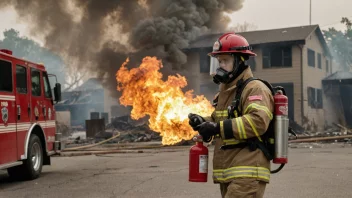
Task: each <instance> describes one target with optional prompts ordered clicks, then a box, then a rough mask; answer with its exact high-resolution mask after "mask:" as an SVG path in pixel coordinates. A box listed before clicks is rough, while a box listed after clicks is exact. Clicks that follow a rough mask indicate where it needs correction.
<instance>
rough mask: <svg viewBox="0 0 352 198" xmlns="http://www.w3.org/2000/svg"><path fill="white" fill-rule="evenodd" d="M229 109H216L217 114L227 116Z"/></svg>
mask: <svg viewBox="0 0 352 198" xmlns="http://www.w3.org/2000/svg"><path fill="white" fill-rule="evenodd" d="M227 113H228V112H227V110H223V111H215V114H216V115H217V116H225V115H226V116H227Z"/></svg>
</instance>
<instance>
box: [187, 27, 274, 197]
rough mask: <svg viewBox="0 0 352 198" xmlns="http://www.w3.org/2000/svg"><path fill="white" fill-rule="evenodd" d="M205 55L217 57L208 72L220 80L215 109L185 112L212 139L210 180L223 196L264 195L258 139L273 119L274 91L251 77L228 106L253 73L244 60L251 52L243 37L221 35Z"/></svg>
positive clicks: (266, 173)
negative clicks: (214, 66) (213, 70)
mask: <svg viewBox="0 0 352 198" xmlns="http://www.w3.org/2000/svg"><path fill="white" fill-rule="evenodd" d="M209 55H210V56H211V57H214V58H216V59H217V60H218V61H219V67H218V68H217V69H216V74H215V75H214V76H213V81H214V82H215V83H216V84H219V92H218V93H217V94H216V95H215V99H214V106H215V111H214V112H213V113H212V114H211V115H210V116H209V117H202V116H200V115H197V114H193V113H190V114H189V116H188V117H189V120H190V121H189V124H190V125H191V126H192V128H193V129H194V130H195V131H198V132H199V134H200V135H201V136H202V137H203V139H204V140H205V142H209V139H211V138H213V139H214V141H215V148H214V157H213V181H214V183H219V184H220V191H221V195H222V197H257V198H258V197H263V195H264V191H265V187H266V184H267V183H269V179H270V160H269V159H268V158H266V155H265V152H264V150H265V149H264V150H263V149H262V147H260V146H259V145H260V142H261V141H262V137H263V136H262V135H263V134H264V133H265V132H266V131H267V129H268V127H269V123H270V122H271V120H272V119H273V112H274V99H273V96H272V94H271V91H270V89H269V88H268V87H267V86H266V85H265V84H264V83H262V82H261V81H259V80H253V81H250V82H249V83H248V84H247V85H246V86H245V87H244V89H243V92H242V94H241V97H240V101H239V103H238V105H237V108H236V109H233V107H234V104H233V100H234V97H235V94H236V90H237V89H238V88H239V87H241V85H242V84H241V83H243V82H244V81H245V80H246V79H248V78H250V77H253V74H252V71H251V69H250V66H249V65H247V60H248V59H249V57H250V56H256V54H255V53H253V52H252V51H251V48H250V46H249V44H248V42H247V40H246V39H245V38H244V37H242V36H240V35H237V34H234V33H226V34H224V35H222V36H221V37H220V38H219V39H218V40H217V41H216V42H215V43H214V46H213V52H211V53H209ZM258 142H259V143H258ZM259 147H260V148H261V149H258V148H259Z"/></svg>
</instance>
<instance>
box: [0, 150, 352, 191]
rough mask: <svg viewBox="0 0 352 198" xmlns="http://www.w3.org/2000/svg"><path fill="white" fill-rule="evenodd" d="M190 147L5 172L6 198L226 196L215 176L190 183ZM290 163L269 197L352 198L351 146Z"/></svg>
mask: <svg viewBox="0 0 352 198" xmlns="http://www.w3.org/2000/svg"><path fill="white" fill-rule="evenodd" d="M327 147H329V148H327ZM330 147H333V148H330ZM188 149H189V147H183V148H182V147H179V148H177V149H174V150H172V152H163V150H154V151H153V150H149V151H150V152H149V153H134V154H107V155H101V156H82V157H56V158H53V159H52V164H53V165H52V166H46V167H44V169H43V174H42V176H41V177H40V178H39V179H37V180H34V181H28V182H10V181H9V179H8V177H7V174H6V172H0V197H1V198H12V197H13V198H21V197H25V198H32V197H35V198H37V197H49V198H56V197H59V198H69V197H74V198H81V197H82V198H88V197H92V198H93V197H94V198H100V197H103V198H105V197H106V198H113V197H143V198H144V197H146V198H147V197H152V198H156V197H166V198H172V197H220V196H219V193H220V192H219V188H218V186H217V185H214V184H212V181H211V175H209V181H208V183H189V182H188V181H187V179H188ZM210 149H211V151H212V148H210ZM168 151H170V150H168ZM211 154H212V152H211ZM211 159H212V158H210V160H211ZM289 163H290V164H288V165H287V166H286V167H284V169H283V170H282V171H281V172H280V173H278V174H276V175H272V179H271V183H270V184H269V186H268V188H267V190H266V194H265V197H268V198H269V197H270V198H283V197H285V198H297V197H305V198H308V197H314V198H316V197H319V198H325V197H326V198H331V197H339V198H344V197H346V198H350V197H352V190H351V188H352V147H351V146H348V147H346V148H341V146H336V145H335V146H324V148H314V147H313V148H291V149H290V158H289ZM210 168H211V166H210Z"/></svg>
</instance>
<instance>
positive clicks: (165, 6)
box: [0, 0, 244, 94]
mask: <svg viewBox="0 0 352 198" xmlns="http://www.w3.org/2000/svg"><path fill="white" fill-rule="evenodd" d="M68 2H70V4H71V6H69V3H68ZM243 2H244V0H99V1H98V0H60V1H58V0H30V1H29V0H7V1H6V2H5V1H1V2H0V8H1V7H5V6H13V7H14V8H15V10H16V11H17V13H18V14H19V16H20V18H21V19H22V20H25V21H26V22H28V24H29V25H30V28H31V34H32V35H39V36H44V38H45V47H46V48H48V49H50V50H51V51H53V52H55V53H57V54H59V55H61V56H62V57H63V58H64V60H65V62H66V64H67V65H68V66H69V67H78V68H79V69H82V70H88V71H89V72H90V74H91V75H96V77H98V78H99V79H100V80H101V81H102V82H103V83H104V85H105V87H106V88H108V89H110V90H111V91H112V93H113V94H117V92H116V79H115V73H116V71H117V70H118V68H119V67H120V65H121V64H122V62H123V61H125V59H126V58H127V57H130V60H131V61H132V62H131V64H132V65H135V64H138V62H139V61H140V60H141V58H143V57H144V56H147V55H149V56H154V55H155V56H158V58H161V59H162V60H163V64H164V66H165V67H164V71H163V72H165V73H171V72H172V69H174V70H175V69H176V70H180V69H182V65H184V64H185V63H186V62H187V57H186V55H185V54H184V53H183V52H182V51H181V49H182V48H185V47H187V46H188V45H189V43H190V41H192V40H194V39H195V38H197V37H199V36H201V35H202V34H205V33H211V32H219V31H220V32H221V31H224V30H225V29H226V27H227V25H228V23H229V18H227V17H226V16H225V15H224V13H226V12H227V13H231V12H234V11H237V10H239V9H241V8H242V6H243ZM72 5H73V6H72ZM72 7H74V8H75V9H72ZM124 38H126V39H124Z"/></svg>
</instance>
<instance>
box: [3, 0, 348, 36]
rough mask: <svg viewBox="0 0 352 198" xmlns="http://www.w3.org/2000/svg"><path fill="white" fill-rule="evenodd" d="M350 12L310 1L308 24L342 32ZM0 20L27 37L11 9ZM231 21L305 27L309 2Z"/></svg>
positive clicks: (343, 2)
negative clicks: (310, 17) (343, 21)
mask: <svg viewBox="0 0 352 198" xmlns="http://www.w3.org/2000/svg"><path fill="white" fill-rule="evenodd" d="M351 8H352V1H351V0H312V24H319V25H320V27H321V28H322V29H327V28H328V27H332V26H333V27H335V28H337V29H342V28H343V26H342V25H340V20H341V17H350V19H352V9H351ZM0 18H1V22H0V33H2V32H3V31H4V30H5V29H9V28H14V29H17V30H19V31H20V33H21V35H26V36H29V35H28V30H27V25H26V24H24V23H22V22H21V21H18V20H17V14H16V13H15V12H14V11H13V10H12V9H6V10H0ZM231 18H232V21H233V23H234V24H237V23H244V22H245V21H246V22H249V23H253V24H255V25H256V26H257V27H258V30H259V29H272V28H283V27H291V26H299V25H309V0H245V3H244V6H243V8H242V9H241V10H240V11H238V12H236V13H233V14H232V15H231ZM2 38H3V35H2V34H0V39H2ZM32 39H34V40H36V41H39V39H37V38H32Z"/></svg>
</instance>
